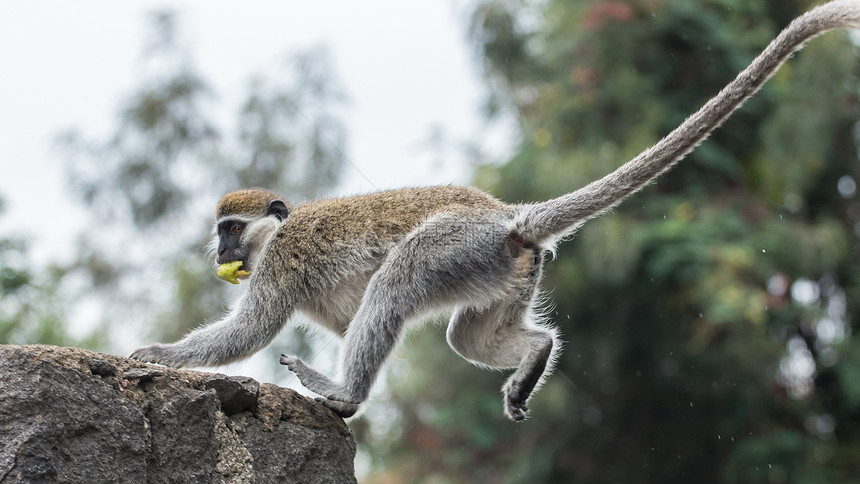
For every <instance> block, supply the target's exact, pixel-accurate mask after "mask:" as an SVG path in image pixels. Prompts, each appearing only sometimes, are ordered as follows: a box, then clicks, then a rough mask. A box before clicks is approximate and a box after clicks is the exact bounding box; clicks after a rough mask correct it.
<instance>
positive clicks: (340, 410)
mask: <svg viewBox="0 0 860 484" xmlns="http://www.w3.org/2000/svg"><path fill="white" fill-rule="evenodd" d="M314 400H316V401H318V402H320V403H322V404H323V405H325V406H326V407H328V408H330V409H332V410H333V411H334V413H336V414H337V415H338V417H340V418H349V417H352V416H353V415H355V413H356V412H358V404H356V403H347V402H339V401H337V400H330V399H328V398H325V397H317V398H315V399H314Z"/></svg>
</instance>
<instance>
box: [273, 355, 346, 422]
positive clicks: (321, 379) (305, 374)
mask: <svg viewBox="0 0 860 484" xmlns="http://www.w3.org/2000/svg"><path fill="white" fill-rule="evenodd" d="M280 362H281V364H282V365H286V367H287V368H289V369H290V371H292V372H293V373H295V374H296V376H297V377H298V378H299V381H300V382H302V385H304V387H305V388H307V389H308V390H310V391H312V392H314V393H316V394H319V395H322V396H323V397H325V398H327V399H329V400H334V401H336V402H343V403H349V404H355V405H356V407H357V406H358V404H359V403H361V402H360V401H356V400H353V399H351V398H349V397H348V396H347V394H346V392H345V391H344V390H343V387H342V386H341V385H339V384H337V383H335V382H333V381H331V379H330V378H329V377H327V376H325V375H323V374H322V373H320V372H318V371H316V370H314V369H313V368H311V367H309V366H308V365H306V364H305V362H304V361H302V360H301V359H300V358H299V357H298V356H292V355H281V359H280ZM353 413H355V412H353Z"/></svg>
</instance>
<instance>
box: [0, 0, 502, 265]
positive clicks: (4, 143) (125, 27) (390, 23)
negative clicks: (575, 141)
mask: <svg viewBox="0 0 860 484" xmlns="http://www.w3.org/2000/svg"><path fill="white" fill-rule="evenodd" d="M165 6H170V7H173V8H174V9H176V10H177V11H178V12H179V13H180V14H181V15H180V27H181V31H182V34H183V38H184V39H185V40H187V44H188V45H189V46H190V48H191V52H192V54H193V57H194V59H195V63H196V67H197V69H198V71H199V72H200V73H201V75H202V76H203V77H204V78H205V79H207V80H208V81H209V82H210V83H211V84H212V87H213V89H214V91H215V92H216V94H217V95H218V100H219V104H218V111H217V112H216V113H215V115H216V116H217V117H218V118H219V120H218V122H219V124H222V125H223V124H224V123H225V122H226V121H227V120H229V119H231V118H232V117H233V116H234V114H235V113H236V112H237V110H238V103H239V101H240V99H241V97H242V96H243V94H244V93H245V92H247V90H246V87H247V82H248V79H249V78H250V77H251V76H252V75H253V74H255V73H275V72H278V70H277V68H276V64H279V63H281V62H282V61H283V60H284V59H285V58H286V56H287V55H288V54H289V53H290V52H295V51H297V50H300V49H304V48H308V47H311V46H314V45H317V44H324V45H326V46H328V48H329V51H330V53H331V57H332V63H333V65H334V69H335V71H336V72H337V75H338V77H339V80H340V83H341V85H342V86H343V88H344V90H345V91H346V93H347V95H348V97H349V100H350V101H349V104H348V105H347V108H346V109H345V114H346V121H347V127H348V132H349V145H348V152H347V156H348V157H349V159H350V161H351V162H352V163H353V164H354V165H355V166H356V167H357V168H358V170H360V171H361V172H362V173H363V174H364V175H366V177H367V178H368V179H369V180H370V181H371V182H372V185H371V184H370V183H368V182H367V181H366V180H365V179H364V178H363V177H362V176H360V175H359V174H358V173H357V172H356V169H353V168H352V167H349V168H347V173H346V176H345V177H344V179H345V181H344V182H343V184H342V186H341V187H340V188H339V191H341V192H343V193H357V192H366V191H371V190H373V189H374V188H375V187H378V188H390V187H398V186H406V185H428V184H438V183H468V175H469V172H468V169H467V167H466V166H465V164H464V163H463V162H462V159H461V157H459V156H453V155H452V159H451V160H448V161H446V162H445V163H444V164H442V165H441V166H439V165H436V164H434V163H433V159H434V157H433V156H432V155H431V154H430V153H427V152H426V151H422V150H423V148H422V146H423V145H425V144H426V143H425V141H426V140H427V138H428V136H429V133H430V131H431V129H432V128H433V126H441V127H443V128H444V130H445V132H446V135H447V136H448V137H449V138H451V139H454V140H460V139H472V140H475V139H478V140H480V139H485V140H487V139H488V138H487V137H488V136H490V134H489V133H487V132H485V126H484V125H483V123H482V121H481V119H480V114H479V111H480V104H481V102H482V100H483V96H484V91H483V87H482V82H481V79H480V69H479V67H478V63H477V61H476V58H475V56H474V55H473V53H472V50H471V49H472V47H471V46H470V45H468V44H467V43H466V29H467V25H468V18H466V13H465V12H464V11H463V8H462V5H459V4H457V3H456V2H453V1H451V0H410V1H408V2H392V1H388V2H385V1H380V0H365V1H361V2H355V1H347V0H344V1H339V0H314V1H310V2H309V1H301V2H299V1H279V2H275V1H268V2H265V1H259V0H258V1H244V2H241V3H240V2H235V1H211V0H210V1H191V0H176V1H165V2H156V1H142V0H133V1H130V0H123V1H115V0H76V1H74V2H67V1H60V0H28V1H26V2H21V1H11V0H0V66H2V67H0V69H2V71H0V72H2V75H0V163H2V168H3V169H2V177H0V196H2V197H3V198H5V200H6V202H7V203H6V208H7V211H6V213H5V214H4V215H2V216H0V230H2V231H3V233H4V234H5V235H11V234H16V233H19V234H24V235H28V236H35V237H36V240H35V241H34V246H33V248H34V252H35V255H36V256H37V258H38V259H39V260H58V259H60V260H61V259H62V258H63V257H64V255H65V254H68V253H69V252H70V251H69V250H68V249H67V247H68V244H69V243H71V240H72V237H73V235H74V234H75V233H76V232H77V230H76V227H75V225H76V224H79V223H81V222H80V220H81V218H80V209H79V208H78V207H77V205H76V204H75V203H74V202H73V200H72V199H71V198H70V197H69V196H68V193H67V191H66V189H65V183H64V178H63V170H62V164H61V158H60V154H59V153H57V152H56V151H53V150H52V147H51V145H52V140H53V139H54V137H55V136H56V135H57V133H58V132H60V131H61V130H63V129H66V128H75V129H76V130H78V131H80V132H82V133H83V134H84V135H85V136H86V137H87V138H89V139H104V137H105V136H106V135H107V134H108V133H110V130H111V127H112V126H113V123H114V121H115V119H116V112H117V110H118V108H119V105H120V103H121V102H122V100H123V96H124V95H126V94H128V93H129V91H130V90H131V89H132V88H133V87H134V86H135V85H136V83H135V80H136V77H139V76H140V75H141V71H140V59H141V56H140V52H141V47H142V45H143V41H144V39H145V35H146V32H147V30H146V28H147V23H146V13H147V12H150V11H152V10H155V9H158V8H161V7H165ZM502 131H504V128H496V129H495V130H494V134H493V136H494V137H495V139H496V141H494V142H491V141H485V142H486V143H487V144H489V145H492V146H493V147H494V148H495V149H497V150H498V152H499V153H502V152H504V150H505V148H506V146H505V145H506V143H507V142H506V141H505V138H506V137H505V135H504V134H503V133H501V132H502Z"/></svg>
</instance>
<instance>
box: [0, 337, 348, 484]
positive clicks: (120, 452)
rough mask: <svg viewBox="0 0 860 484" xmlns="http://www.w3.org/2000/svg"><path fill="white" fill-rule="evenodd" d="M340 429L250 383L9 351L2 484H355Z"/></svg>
mask: <svg viewBox="0 0 860 484" xmlns="http://www.w3.org/2000/svg"><path fill="white" fill-rule="evenodd" d="M354 457H355V441H354V439H353V437H352V434H351V433H350V431H349V428H348V427H347V426H346V424H344V422H343V420H341V419H340V418H339V417H337V416H336V415H334V413H332V412H331V411H330V410H328V409H327V408H325V407H324V406H322V405H320V404H317V403H316V402H314V401H313V400H311V399H308V398H307V397H304V396H301V395H299V394H297V393H295V392H293V391H292V390H288V389H284V388H280V387H278V386H276V385H272V384H268V383H263V384H260V383H258V382H256V381H254V380H252V379H250V378H245V377H231V376H226V375H218V374H212V373H203V372H196V371H187V370H174V369H171V368H165V367H157V366H153V365H146V364H143V363H140V362H137V361H134V360H130V359H128V358H122V357H118V356H112V355H106V354H100V353H93V352H90V351H86V350H82V349H78V348H63V347H56V346H45V345H27V346H8V345H0V483H3V484H6V483H18V482H27V483H30V482H63V483H66V482H69V483H72V482H81V483H95V482H99V483H102V482H104V483H110V482H116V483H171V482H176V483H194V482H199V483H219V482H227V483H252V482H257V483H269V482H273V483H274V482H284V483H341V482H348V483H352V482H356V480H355V472H354V468H353V459H354Z"/></svg>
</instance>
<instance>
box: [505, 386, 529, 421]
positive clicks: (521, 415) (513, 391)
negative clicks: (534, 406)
mask: <svg viewBox="0 0 860 484" xmlns="http://www.w3.org/2000/svg"><path fill="white" fill-rule="evenodd" d="M502 393H503V394H504V396H505V397H504V402H503V403H504V406H505V416H506V417H508V418H509V419H511V420H513V421H514V422H521V421H523V420H525V419H526V412H528V410H529V408H528V407H527V406H526V401H527V400H528V398H529V395H530V394H531V392H530V391H529V392H523V387H522V384H521V383H519V382H517V381H516V380H513V379H510V380H508V381H507V383H505V386H504V387H503V388H502Z"/></svg>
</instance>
